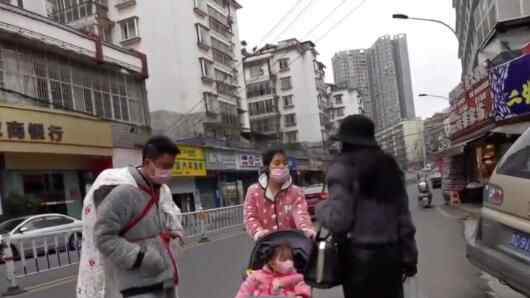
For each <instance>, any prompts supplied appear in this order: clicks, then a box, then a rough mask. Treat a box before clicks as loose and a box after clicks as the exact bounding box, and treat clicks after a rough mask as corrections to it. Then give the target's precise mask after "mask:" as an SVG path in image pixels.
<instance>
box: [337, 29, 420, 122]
mask: <svg viewBox="0 0 530 298" xmlns="http://www.w3.org/2000/svg"><path fill="white" fill-rule="evenodd" d="M333 67H334V70H333V71H334V75H335V79H336V81H335V84H336V85H337V86H338V87H339V88H341V87H343V86H348V87H350V88H355V89H357V90H358V91H359V94H360V97H361V110H362V113H363V114H365V115H366V116H368V117H370V118H371V119H372V120H373V121H374V122H375V124H376V129H377V130H381V129H384V128H387V127H390V126H393V125H395V124H397V123H399V122H400V121H402V120H407V119H414V118H415V108H414V100H413V93H412V79H411V73H410V63H409V57H408V48H407V39H406V35H405V34H399V35H396V36H383V37H380V38H378V39H377V40H376V42H375V43H374V44H373V45H372V47H371V48H369V49H365V50H362V49H357V50H350V51H344V52H339V53H337V54H336V55H335V56H334V57H333Z"/></svg>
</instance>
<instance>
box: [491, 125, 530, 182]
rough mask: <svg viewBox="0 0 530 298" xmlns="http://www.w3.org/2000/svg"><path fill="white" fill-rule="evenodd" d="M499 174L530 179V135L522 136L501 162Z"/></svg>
mask: <svg viewBox="0 0 530 298" xmlns="http://www.w3.org/2000/svg"><path fill="white" fill-rule="evenodd" d="M497 172H498V173H499V174H502V175H507V176H513V177H519V178H525V179H530V133H525V134H524V135H522V136H521V137H520V138H519V139H518V140H517V142H515V144H513V146H512V147H511V148H510V150H508V152H506V154H505V155H504V158H503V159H502V161H501V162H500V166H499V169H498V170H497Z"/></svg>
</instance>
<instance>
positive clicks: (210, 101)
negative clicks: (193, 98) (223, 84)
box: [203, 92, 219, 114]
mask: <svg viewBox="0 0 530 298" xmlns="http://www.w3.org/2000/svg"><path fill="white" fill-rule="evenodd" d="M203 98H204V105H205V106H206V112H207V113H211V114H219V100H218V99H217V95H215V94H213V93H209V92H204V93H203Z"/></svg>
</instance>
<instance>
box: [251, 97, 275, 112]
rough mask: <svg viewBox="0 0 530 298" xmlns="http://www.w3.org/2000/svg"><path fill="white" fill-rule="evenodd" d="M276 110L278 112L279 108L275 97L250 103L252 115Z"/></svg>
mask: <svg viewBox="0 0 530 298" xmlns="http://www.w3.org/2000/svg"><path fill="white" fill-rule="evenodd" d="M275 112H277V108H276V104H275V102H274V99H268V100H264V101H258V102H252V103H250V104H249V113H250V115H251V116H255V115H261V114H269V113H275Z"/></svg>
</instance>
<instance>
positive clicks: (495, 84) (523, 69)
mask: <svg viewBox="0 0 530 298" xmlns="http://www.w3.org/2000/svg"><path fill="white" fill-rule="evenodd" d="M489 76H490V80H491V84H492V89H493V96H494V99H495V119H496V120H505V119H509V118H513V117H517V116H522V115H526V114H530V54H527V55H524V56H522V57H520V58H517V59H515V60H512V61H510V62H506V63H504V64H501V65H499V66H497V67H495V68H493V69H492V70H491V71H490V73H489Z"/></svg>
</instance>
